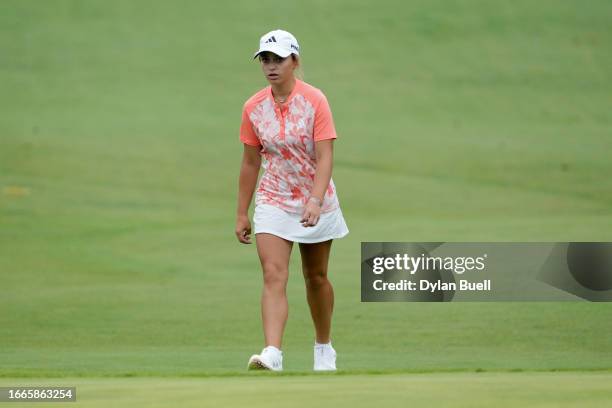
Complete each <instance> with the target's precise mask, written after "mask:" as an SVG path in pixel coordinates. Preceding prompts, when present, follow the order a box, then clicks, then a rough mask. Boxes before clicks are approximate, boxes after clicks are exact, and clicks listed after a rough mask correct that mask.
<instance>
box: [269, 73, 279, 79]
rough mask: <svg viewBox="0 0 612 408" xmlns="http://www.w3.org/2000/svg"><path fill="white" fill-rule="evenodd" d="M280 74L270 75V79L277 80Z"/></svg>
mask: <svg viewBox="0 0 612 408" xmlns="http://www.w3.org/2000/svg"><path fill="white" fill-rule="evenodd" d="M277 78H278V74H268V79H277Z"/></svg>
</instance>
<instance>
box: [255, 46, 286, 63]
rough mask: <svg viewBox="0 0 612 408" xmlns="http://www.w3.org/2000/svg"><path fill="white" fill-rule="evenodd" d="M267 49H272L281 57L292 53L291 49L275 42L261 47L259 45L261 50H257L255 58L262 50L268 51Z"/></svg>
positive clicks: (271, 50)
mask: <svg viewBox="0 0 612 408" xmlns="http://www.w3.org/2000/svg"><path fill="white" fill-rule="evenodd" d="M266 51H270V52H272V53H274V54H276V55H278V56H279V57H281V58H287V57H288V56H290V55H291V53H292V52H291V51H290V50H286V49H284V48H281V47H279V46H278V45H277V44H274V43H271V44H264V45H262V46H261V47H259V51H257V52H256V53H255V55H253V59H255V58H257V56H258V55H259V54H261V53H262V52H266Z"/></svg>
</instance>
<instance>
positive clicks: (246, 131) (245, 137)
mask: <svg viewBox="0 0 612 408" xmlns="http://www.w3.org/2000/svg"><path fill="white" fill-rule="evenodd" d="M240 140H241V141H242V143H246V144H248V145H251V146H256V147H259V146H261V143H260V142H259V139H258V138H257V135H256V134H255V131H254V130H253V125H252V123H251V120H250V119H249V115H248V114H247V109H246V106H244V107H243V109H242V123H241V124H240Z"/></svg>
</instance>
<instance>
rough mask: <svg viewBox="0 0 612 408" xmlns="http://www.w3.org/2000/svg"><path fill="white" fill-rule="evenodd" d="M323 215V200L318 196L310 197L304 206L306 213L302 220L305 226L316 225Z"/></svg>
mask: <svg viewBox="0 0 612 408" xmlns="http://www.w3.org/2000/svg"><path fill="white" fill-rule="evenodd" d="M320 216H321V200H319V199H318V198H316V197H310V198H309V199H308V202H307V203H306V208H304V214H303V215H302V219H301V220H300V222H301V223H302V226H303V227H314V226H315V225H317V223H318V222H319V217H320Z"/></svg>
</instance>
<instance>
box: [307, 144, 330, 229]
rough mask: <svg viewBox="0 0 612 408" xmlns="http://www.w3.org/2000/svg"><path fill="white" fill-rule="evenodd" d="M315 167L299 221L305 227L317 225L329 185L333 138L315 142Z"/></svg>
mask: <svg viewBox="0 0 612 408" xmlns="http://www.w3.org/2000/svg"><path fill="white" fill-rule="evenodd" d="M315 154H316V160H317V167H316V170H315V176H314V185H313V187H312V191H311V192H310V197H309V198H308V202H307V203H306V208H305V209H304V214H303V216H302V219H301V221H300V222H302V225H304V226H305V227H312V226H315V225H317V222H319V217H320V215H321V206H322V205H323V200H324V198H325V192H326V191H327V188H328V187H329V182H330V180H331V176H332V168H333V162H334V139H325V140H319V141H317V142H315Z"/></svg>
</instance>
